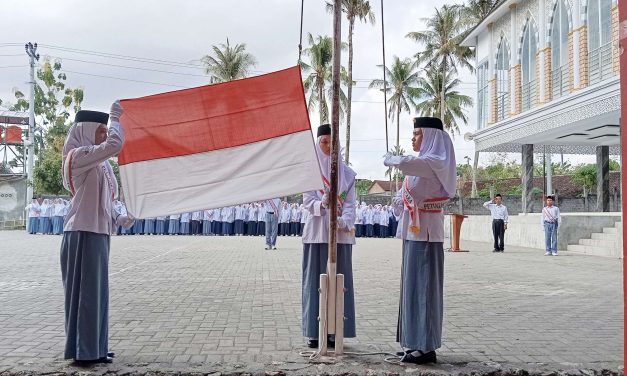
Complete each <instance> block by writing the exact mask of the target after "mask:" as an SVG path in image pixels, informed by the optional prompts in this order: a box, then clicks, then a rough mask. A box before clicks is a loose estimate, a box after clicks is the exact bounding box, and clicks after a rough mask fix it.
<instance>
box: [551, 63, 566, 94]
mask: <svg viewBox="0 0 627 376" xmlns="http://www.w3.org/2000/svg"><path fill="white" fill-rule="evenodd" d="M569 73H570V72H569V66H568V64H566V65H562V66H561V67H559V68H557V69H554V70H553V71H552V72H551V83H552V87H553V99H556V98H559V97H563V96H564V95H567V94H568V93H570V90H569V84H570V75H569Z"/></svg>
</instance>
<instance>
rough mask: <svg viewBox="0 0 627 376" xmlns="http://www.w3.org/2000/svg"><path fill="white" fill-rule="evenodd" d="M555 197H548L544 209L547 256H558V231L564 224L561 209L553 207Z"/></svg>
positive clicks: (542, 218) (543, 224)
mask: <svg viewBox="0 0 627 376" xmlns="http://www.w3.org/2000/svg"><path fill="white" fill-rule="evenodd" d="M553 202H554V198H553V196H547V198H546V206H545V207H544V208H542V217H541V220H542V222H541V223H542V230H543V231H544V240H545V244H546V253H545V254H544V255H545V256H557V229H558V228H559V226H560V224H561V223H562V218H561V217H560V209H559V208H558V207H557V206H554V205H553Z"/></svg>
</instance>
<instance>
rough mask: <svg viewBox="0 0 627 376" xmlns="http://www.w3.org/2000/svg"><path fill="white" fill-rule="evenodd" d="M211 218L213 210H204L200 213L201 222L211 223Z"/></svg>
mask: <svg viewBox="0 0 627 376" xmlns="http://www.w3.org/2000/svg"><path fill="white" fill-rule="evenodd" d="M212 217H213V210H209V209H205V210H203V211H202V220H203V221H211V218H212Z"/></svg>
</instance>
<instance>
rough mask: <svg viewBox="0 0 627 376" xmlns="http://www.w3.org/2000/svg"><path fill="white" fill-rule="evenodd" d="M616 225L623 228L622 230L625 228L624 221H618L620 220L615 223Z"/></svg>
mask: <svg viewBox="0 0 627 376" xmlns="http://www.w3.org/2000/svg"><path fill="white" fill-rule="evenodd" d="M614 227H616V228H619V229H621V230H622V228H623V222H621V221H618V222H616V223H614Z"/></svg>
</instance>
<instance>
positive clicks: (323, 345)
mask: <svg viewBox="0 0 627 376" xmlns="http://www.w3.org/2000/svg"><path fill="white" fill-rule="evenodd" d="M330 285H332V284H331V283H329V276H328V275H327V274H321V275H320V290H319V291H320V305H319V306H320V311H319V313H318V324H319V325H318V353H319V354H320V355H328V352H329V350H328V343H327V339H328V336H329V334H334V333H330V332H329V317H330V316H331V317H334V318H335V351H333V354H334V355H336V356H337V355H344V274H338V275H336V283H335V289H336V290H335V294H334V295H335V297H334V299H335V302H334V303H335V304H328V301H327V300H328V299H329V295H331V294H329V288H330V287H332V286H330ZM329 309H334V311H335V315H329Z"/></svg>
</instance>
